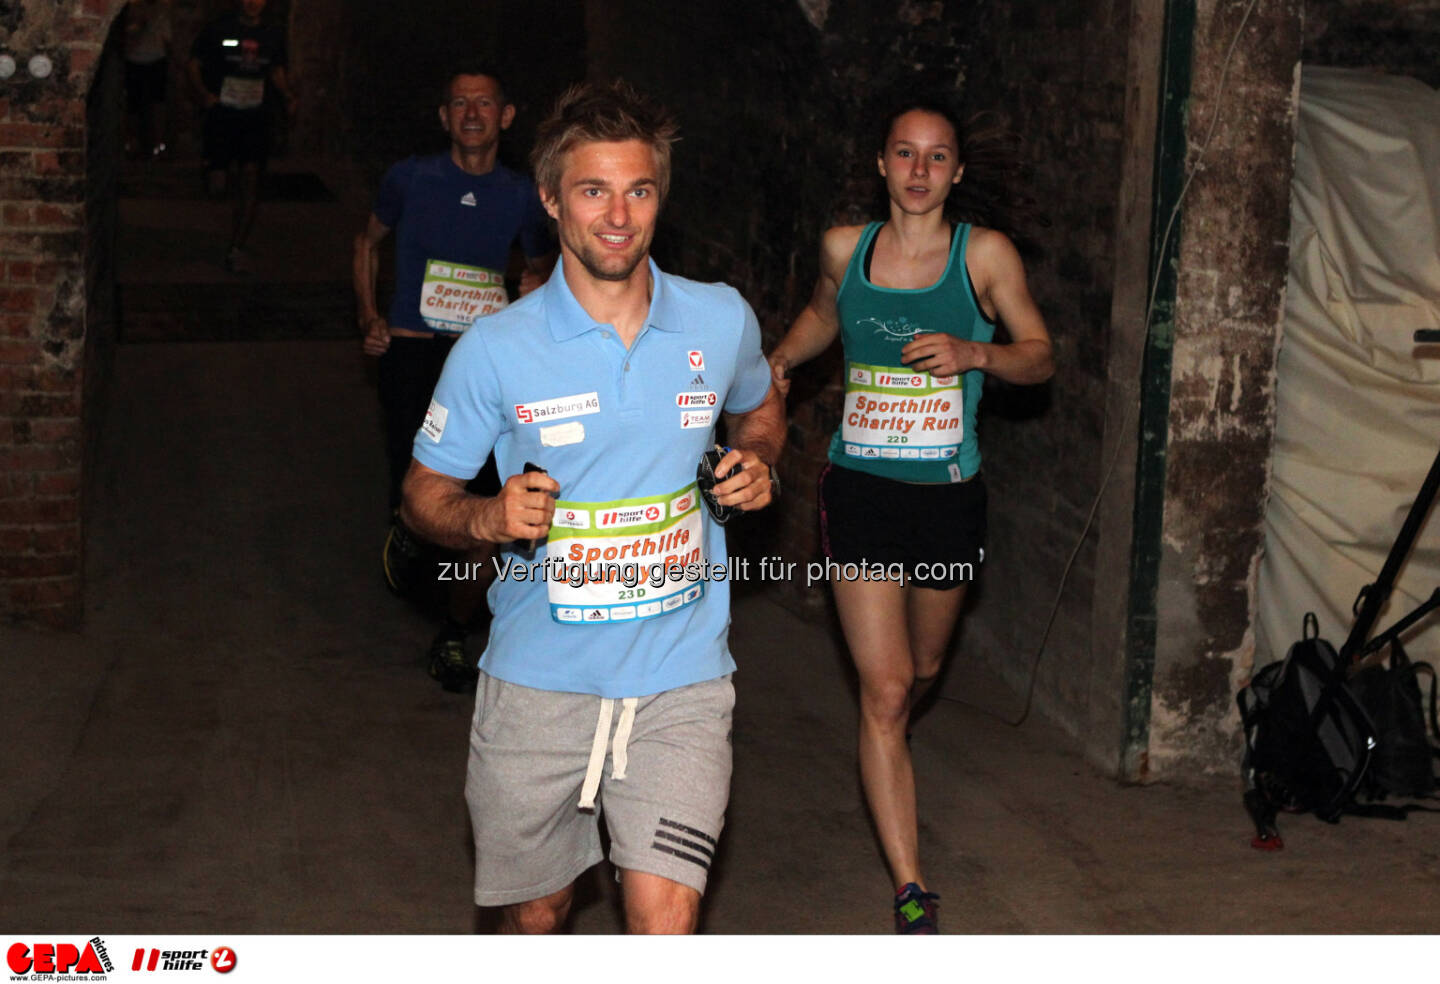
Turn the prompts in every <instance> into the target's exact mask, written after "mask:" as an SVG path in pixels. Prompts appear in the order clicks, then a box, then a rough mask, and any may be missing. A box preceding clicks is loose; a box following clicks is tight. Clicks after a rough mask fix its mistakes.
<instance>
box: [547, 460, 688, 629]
mask: <svg viewBox="0 0 1440 984" xmlns="http://www.w3.org/2000/svg"><path fill="white" fill-rule="evenodd" d="M550 522H551V525H550V535H549V536H548V537H547V538H546V541H545V542H546V567H547V569H546V591H547V593H548V596H549V599H550V617H551V618H553V619H554V620H555V621H557V622H560V623H563V624H571V625H606V624H609V623H611V622H633V621H636V620H638V619H646V618H659V617H660V616H662V615H669V614H670V613H671V612H675V611H679V610H680V609H681V608H685V607H686V606H688V605H693V604H694V603H695V602H697V601H699V600H700V599H701V598H702V597H703V596H704V594H705V582H704V581H703V580H701V579H698V578H691V577H685V576H682V572H684V571H686V570H691V571H693V570H696V569H698V568H700V567H702V566H703V565H704V564H705V556H706V555H705V521H704V511H703V510H702V509H701V508H700V496H699V494H698V491H697V489H696V487H695V483H694V482H692V483H690V484H689V485H687V486H685V488H683V489H680V490H679V491H678V492H672V493H670V494H669V495H657V496H651V497H649V498H643V499H620V500H617V501H615V502H566V501H564V500H561V501H558V502H556V503H555V517H554V518H553V519H552V520H551V521H550ZM692 565H693V566H692ZM667 575H668V576H667Z"/></svg>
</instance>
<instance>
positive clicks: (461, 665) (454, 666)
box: [430, 629, 480, 694]
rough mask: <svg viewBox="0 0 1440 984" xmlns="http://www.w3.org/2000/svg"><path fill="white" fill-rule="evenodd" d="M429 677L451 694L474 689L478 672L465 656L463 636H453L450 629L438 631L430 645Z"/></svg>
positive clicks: (472, 662) (478, 676)
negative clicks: (437, 681) (438, 682)
mask: <svg viewBox="0 0 1440 984" xmlns="http://www.w3.org/2000/svg"><path fill="white" fill-rule="evenodd" d="M430 675H431V676H432V677H434V678H435V679H436V680H439V681H440V686H442V687H444V688H445V689H446V690H448V691H450V692H451V693H455V694H460V693H464V692H465V691H467V690H474V689H475V682H476V681H477V680H479V679H480V671H479V670H478V669H476V668H475V663H474V661H473V660H471V659H470V658H469V657H468V656H466V655H465V637H464V636H463V635H455V634H454V633H453V632H452V631H451V630H450V629H441V630H440V634H439V635H437V636H436V637H435V641H434V642H432V643H431V644H430Z"/></svg>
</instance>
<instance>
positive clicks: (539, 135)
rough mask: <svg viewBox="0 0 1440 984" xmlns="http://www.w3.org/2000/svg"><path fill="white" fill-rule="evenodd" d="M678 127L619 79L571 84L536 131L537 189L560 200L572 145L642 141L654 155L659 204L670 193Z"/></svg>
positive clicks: (533, 159)
mask: <svg viewBox="0 0 1440 984" xmlns="http://www.w3.org/2000/svg"><path fill="white" fill-rule="evenodd" d="M678 131H679V127H678V126H677V125H676V123H675V118H674V117H673V116H671V115H670V112H669V110H667V109H665V107H663V106H661V105H659V104H658V103H655V102H652V101H651V100H649V99H647V98H646V97H644V96H642V95H641V94H640V93H638V92H636V91H635V89H634V88H633V87H632V86H631V85H630V84H629V83H628V82H626V81H624V80H623V79H616V80H615V81H614V82H610V83H608V84H599V83H594V82H581V83H579V84H577V85H572V86H571V87H570V88H568V89H566V90H565V93H564V94H563V95H562V96H561V97H560V99H559V100H558V101H557V102H556V103H555V108H554V109H553V110H551V112H550V116H549V117H548V118H547V119H546V120H545V121H544V122H543V123H541V124H540V126H539V127H538V128H537V129H536V131H535V146H534V148H533V149H532V150H531V151H530V166H531V167H532V168H533V169H534V171H535V184H536V185H537V186H538V187H539V188H540V190H541V191H543V192H544V193H545V194H546V195H547V196H549V197H552V198H553V197H558V195H559V193H560V176H561V173H562V172H563V171H564V169H565V155H566V154H567V153H568V152H569V151H570V149H571V148H573V147H574V146H575V145H576V144H582V143H611V142H616V143H618V142H620V141H624V140H641V141H644V142H645V143H647V144H649V145H650V146H651V148H653V149H654V151H655V163H656V165H657V166H658V171H659V174H658V175H657V181H658V184H659V188H658V190H659V193H660V200H661V201H664V200H665V195H666V193H667V192H668V191H669V190H670V145H671V144H673V143H674V142H675V140H676V133H677V132H678Z"/></svg>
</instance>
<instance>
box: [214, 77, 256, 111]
mask: <svg viewBox="0 0 1440 984" xmlns="http://www.w3.org/2000/svg"><path fill="white" fill-rule="evenodd" d="M264 101H265V80H264V79H263V78H246V77H244V76H240V75H227V76H225V81H224V82H221V83H220V105H222V106H228V107H230V108H231V109H258V108H259V107H260V104H261V103H263V102H264Z"/></svg>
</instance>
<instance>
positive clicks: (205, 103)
mask: <svg viewBox="0 0 1440 984" xmlns="http://www.w3.org/2000/svg"><path fill="white" fill-rule="evenodd" d="M264 13H265V0H239V9H238V10H237V11H236V12H234V13H231V14H228V15H226V16H224V17H221V18H220V19H219V20H217V21H214V22H213V23H211V24H210V25H208V26H207V27H206V28H205V29H204V30H202V31H201V32H200V34H199V35H198V36H197V37H196V38H195V43H194V44H193V45H192V46H191V48H190V62H189V65H188V66H187V71H188V73H189V77H190V83H191V85H193V86H194V87H195V91H196V93H197V95H198V97H199V99H200V105H201V107H203V108H204V110H205V136H204V140H205V148H204V155H205V171H206V179H207V181H208V183H209V187H210V193H211V194H212V195H219V194H221V193H222V192H223V191H224V190H225V183H226V178H227V176H228V175H229V174H230V172H232V171H233V172H234V173H235V178H236V180H235V181H234V188H233V189H232V194H233V195H234V196H235V213H234V217H233V219H232V222H231V226H230V248H229V250H228V251H227V252H226V254H225V268H226V269H227V270H229V271H230V272H231V273H248V272H249V261H248V259H247V257H246V254H245V242H246V240H247V239H248V238H249V236H250V230H251V229H252V228H253V227H254V225H255V215H256V213H257V212H258V211H259V210H260V172H261V171H262V170H263V169H264V167H265V161H266V159H267V158H268V157H269V156H270V126H271V120H270V107H271V106H272V105H274V102H275V101H274V100H273V99H271V98H270V89H272V88H273V89H274V91H275V92H276V93H277V94H278V95H279V97H280V98H281V99H282V100H283V101H284V104H285V112H286V114H287V115H289V116H292V117H293V116H294V115H295V106H296V100H295V94H294V92H292V91H291V89H290V82H289V79H288V77H287V76H286V74H285V65H286V61H287V55H286V51H285V33H284V31H282V30H281V29H280V28H278V27H275V26H274V25H272V24H265V23H262V22H261V15H263V14H264Z"/></svg>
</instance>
